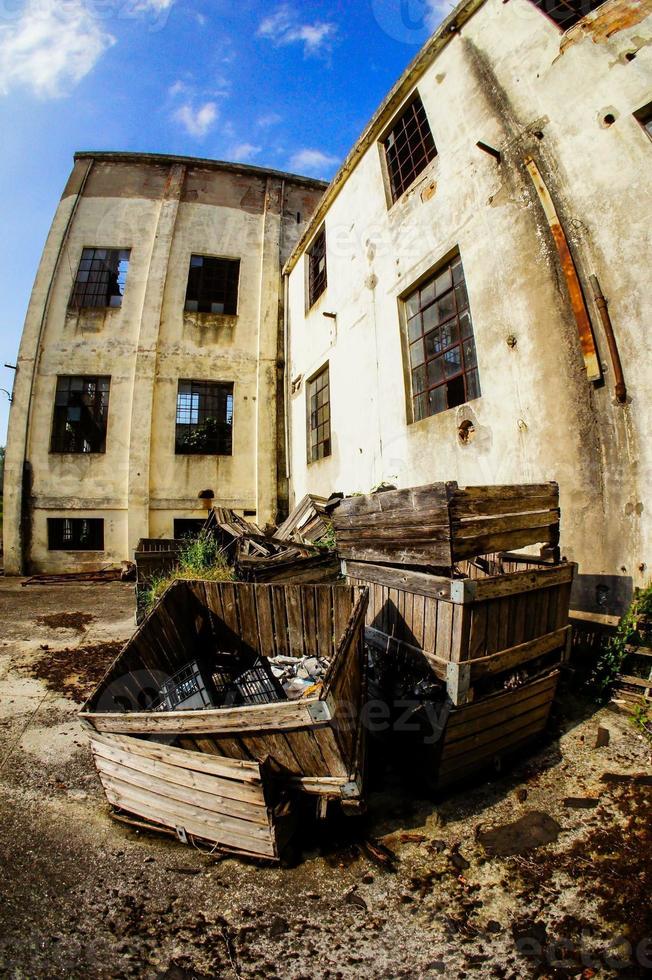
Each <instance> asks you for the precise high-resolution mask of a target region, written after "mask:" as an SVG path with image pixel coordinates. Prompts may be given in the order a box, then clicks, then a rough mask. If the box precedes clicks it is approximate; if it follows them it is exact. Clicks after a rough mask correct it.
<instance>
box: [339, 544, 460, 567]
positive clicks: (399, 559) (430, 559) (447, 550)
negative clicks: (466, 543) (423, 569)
mask: <svg viewBox="0 0 652 980" xmlns="http://www.w3.org/2000/svg"><path fill="white" fill-rule="evenodd" d="M338 550H339V553H340V555H341V556H342V557H343V558H346V559H347V560H352V561H363V562H364V561H369V562H378V561H380V562H383V561H385V562H395V563H396V564H399V565H436V566H437V567H439V568H449V567H450V566H451V563H452V559H451V547H450V543H449V542H448V541H446V542H444V541H442V542H424V544H423V545H417V544H413V545H412V546H410V547H406V546H404V545H403V544H402V542H401V541H400V540H397V541H396V542H387V544H385V545H383V546H382V547H380V546H373V545H372V546H370V547H365V546H363V545H362V544H355V545H354V544H344V543H343V544H341V545H340V544H338Z"/></svg>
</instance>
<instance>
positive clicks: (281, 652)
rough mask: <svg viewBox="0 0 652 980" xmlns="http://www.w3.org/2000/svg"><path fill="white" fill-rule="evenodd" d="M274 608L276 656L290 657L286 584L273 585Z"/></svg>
mask: <svg viewBox="0 0 652 980" xmlns="http://www.w3.org/2000/svg"><path fill="white" fill-rule="evenodd" d="M271 590H272V608H273V610H274V639H275V641H276V656H277V657H288V656H289V654H290V641H289V638H288V614H287V607H286V604H285V597H286V588H285V586H284V585H273V586H271Z"/></svg>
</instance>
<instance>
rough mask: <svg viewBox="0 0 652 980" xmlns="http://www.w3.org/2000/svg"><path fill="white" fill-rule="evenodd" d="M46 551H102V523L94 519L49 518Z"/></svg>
mask: <svg viewBox="0 0 652 980" xmlns="http://www.w3.org/2000/svg"><path fill="white" fill-rule="evenodd" d="M48 549H49V550H50V551H104V521H103V520H102V519H101V518H95V517H93V518H87V517H49V518H48Z"/></svg>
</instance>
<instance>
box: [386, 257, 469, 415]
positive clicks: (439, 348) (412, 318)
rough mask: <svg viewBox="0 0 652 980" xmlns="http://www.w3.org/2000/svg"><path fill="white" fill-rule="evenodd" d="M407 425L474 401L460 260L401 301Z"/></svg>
mask: <svg viewBox="0 0 652 980" xmlns="http://www.w3.org/2000/svg"><path fill="white" fill-rule="evenodd" d="M405 314H406V319H407V338H408V348H409V358H410V375H411V384H412V406H413V421H414V422H418V421H419V420H420V419H424V418H426V417H427V416H428V415H436V414H437V413H438V412H445V411H446V410H447V409H449V408H454V407H455V406H456V405H462V404H464V402H467V401H471V399H473V398H478V397H479V396H480V379H479V376H478V362H477V358H476V352H475V341H474V338H473V325H472V323H471V312H470V310H469V298H468V295H467V292H466V285H465V282H464V270H463V268H462V260H461V259H460V258H459V256H457V257H456V258H455V259H453V261H452V262H450V263H448V265H446V266H444V267H443V268H442V269H440V270H439V271H438V272H437V273H436V274H435V275H434V276H433V277H432V278H431V279H429V280H428V281H427V282H425V283H424V284H423V285H422V286H420V287H419V289H416V290H415V291H414V292H413V293H412V295H411V296H408V297H407V299H406V300H405Z"/></svg>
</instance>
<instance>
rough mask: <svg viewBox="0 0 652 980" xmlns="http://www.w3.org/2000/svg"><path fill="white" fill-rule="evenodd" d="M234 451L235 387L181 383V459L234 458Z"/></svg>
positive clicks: (178, 432) (178, 438) (178, 447)
mask: <svg viewBox="0 0 652 980" xmlns="http://www.w3.org/2000/svg"><path fill="white" fill-rule="evenodd" d="M232 450H233V385H232V384H231V383H219V382H213V381H180V382H179V393H178V395H177V430H176V453H177V455H189V456H193V455H194V456H197V455H207V456H230V455H231V454H232Z"/></svg>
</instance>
